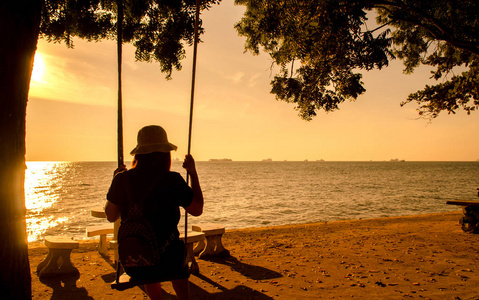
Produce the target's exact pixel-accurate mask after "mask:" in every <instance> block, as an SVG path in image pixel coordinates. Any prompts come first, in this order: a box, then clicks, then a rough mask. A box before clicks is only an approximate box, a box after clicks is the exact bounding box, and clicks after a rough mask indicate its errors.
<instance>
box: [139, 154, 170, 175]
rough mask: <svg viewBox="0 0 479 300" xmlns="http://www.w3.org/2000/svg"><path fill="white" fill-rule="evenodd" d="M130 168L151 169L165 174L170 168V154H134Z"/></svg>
mask: <svg viewBox="0 0 479 300" xmlns="http://www.w3.org/2000/svg"><path fill="white" fill-rule="evenodd" d="M132 168H152V169H155V170H162V171H165V172H167V171H169V170H170V168H171V154H170V152H152V153H148V154H135V159H134V160H133V162H132Z"/></svg>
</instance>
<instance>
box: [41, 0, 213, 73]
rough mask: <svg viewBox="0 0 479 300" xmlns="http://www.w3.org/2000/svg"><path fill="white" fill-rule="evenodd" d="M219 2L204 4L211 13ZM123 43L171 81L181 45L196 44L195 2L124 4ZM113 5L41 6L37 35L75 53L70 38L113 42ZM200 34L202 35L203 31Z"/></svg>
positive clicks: (53, 0)
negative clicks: (158, 68)
mask: <svg viewBox="0 0 479 300" xmlns="http://www.w3.org/2000/svg"><path fill="white" fill-rule="evenodd" d="M220 1H221V0H202V1H201V9H209V8H210V7H211V6H212V5H213V4H218V3H219V2H220ZM122 3H123V15H124V20H123V27H122V28H123V42H125V43H132V44H133V45H134V46H135V47H136V52H135V57H136V59H137V60H139V61H147V62H151V61H153V60H155V61H157V62H159V63H160V68H161V71H162V72H165V73H166V74H167V75H166V76H167V78H170V77H171V73H172V71H173V69H176V70H180V69H181V63H180V61H181V59H183V58H184V56H185V50H184V44H185V43H186V44H188V45H191V44H192V43H193V40H194V24H195V9H196V1H195V0H122ZM117 11H118V7H117V1H116V0H45V5H44V9H43V11H42V22H41V27H40V34H41V36H42V37H44V38H46V39H47V40H48V41H53V42H64V43H65V44H66V45H67V46H69V47H73V37H80V38H82V39H87V40H90V41H98V40H101V39H105V38H106V39H116V28H117V27H116V26H117V24H116V22H117ZM199 33H200V34H202V33H203V28H201V24H200V29H199Z"/></svg>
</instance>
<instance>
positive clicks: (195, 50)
mask: <svg viewBox="0 0 479 300" xmlns="http://www.w3.org/2000/svg"><path fill="white" fill-rule="evenodd" d="M200 2H201V0H196V13H195V31H194V33H195V37H194V42H193V68H192V74H191V97H190V120H189V123H188V124H189V127H188V152H187V153H188V155H190V152H191V132H192V129H193V104H194V101H195V83H196V58H197V54H198V26H199V22H200ZM189 178H190V176H189V174H188V172H187V173H186V184H188V183H189ZM185 244H188V212H186V209H185Z"/></svg>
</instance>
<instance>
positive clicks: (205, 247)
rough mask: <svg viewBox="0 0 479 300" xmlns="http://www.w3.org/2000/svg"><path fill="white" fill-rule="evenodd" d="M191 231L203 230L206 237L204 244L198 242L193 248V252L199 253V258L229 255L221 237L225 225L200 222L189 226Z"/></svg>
mask: <svg viewBox="0 0 479 300" xmlns="http://www.w3.org/2000/svg"><path fill="white" fill-rule="evenodd" d="M191 228H192V230H193V231H197V232H203V233H204V234H205V238H206V244H204V243H203V244H202V243H201V242H200V243H198V245H197V246H196V248H195V249H194V252H195V253H199V254H198V256H199V257H200V258H208V257H211V256H219V255H229V251H228V250H226V249H225V247H224V246H223V243H222V241H221V238H222V236H223V234H224V233H225V227H224V226H222V225H219V224H213V223H208V224H200V225H193V226H191Z"/></svg>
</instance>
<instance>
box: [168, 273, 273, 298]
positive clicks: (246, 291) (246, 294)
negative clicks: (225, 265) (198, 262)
mask: <svg viewBox="0 0 479 300" xmlns="http://www.w3.org/2000/svg"><path fill="white" fill-rule="evenodd" d="M195 276H196V277H198V278H200V279H201V280H203V281H205V282H208V283H209V284H211V285H213V286H214V287H216V288H217V289H218V290H219V291H220V292H218V293H214V294H211V293H208V292H207V291H205V290H203V289H202V288H200V287H199V286H197V285H196V284H194V283H192V282H191V281H190V294H191V299H208V300H213V299H218V300H223V299H228V300H236V299H237V300H243V299H258V300H271V299H274V298H272V297H269V296H267V295H265V294H263V293H261V292H259V291H256V290H254V289H252V288H250V287H247V286H244V285H238V286H236V287H235V288H234V289H232V290H229V289H227V288H225V287H224V286H222V285H220V284H219V283H217V282H214V281H213V280H211V279H210V278H208V277H206V276H204V275H201V274H198V275H195ZM164 299H167V298H164ZM168 299H175V298H168Z"/></svg>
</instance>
